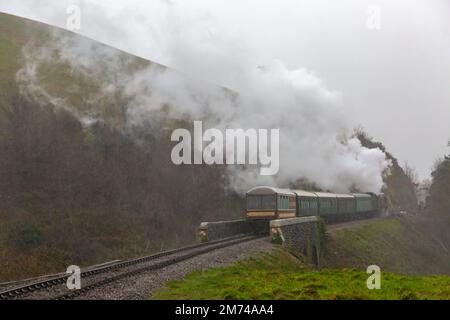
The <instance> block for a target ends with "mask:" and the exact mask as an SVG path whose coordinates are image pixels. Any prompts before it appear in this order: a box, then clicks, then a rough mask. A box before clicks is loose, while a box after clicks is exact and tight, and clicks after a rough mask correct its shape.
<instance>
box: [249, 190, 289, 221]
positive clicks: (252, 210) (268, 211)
mask: <svg viewBox="0 0 450 320" xmlns="http://www.w3.org/2000/svg"><path fill="white" fill-rule="evenodd" d="M246 202H247V210H246V216H247V219H284V218H293V217H295V216H296V212H297V206H296V194H295V193H294V192H292V191H291V190H289V189H281V188H273V187H255V188H252V189H250V190H249V191H248V192H247V194H246Z"/></svg>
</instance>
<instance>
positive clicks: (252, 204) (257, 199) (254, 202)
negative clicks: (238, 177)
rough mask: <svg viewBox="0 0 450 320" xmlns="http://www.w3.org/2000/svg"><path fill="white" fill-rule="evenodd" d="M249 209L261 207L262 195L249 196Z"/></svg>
mask: <svg viewBox="0 0 450 320" xmlns="http://www.w3.org/2000/svg"><path fill="white" fill-rule="evenodd" d="M247 209H248V210H252V209H261V196H247Z"/></svg>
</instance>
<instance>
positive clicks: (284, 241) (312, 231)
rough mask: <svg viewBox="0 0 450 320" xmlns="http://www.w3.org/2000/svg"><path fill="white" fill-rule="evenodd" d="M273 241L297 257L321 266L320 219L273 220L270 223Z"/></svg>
mask: <svg viewBox="0 0 450 320" xmlns="http://www.w3.org/2000/svg"><path fill="white" fill-rule="evenodd" d="M270 233H271V237H272V241H273V242H276V243H280V244H281V245H282V246H283V247H284V248H286V249H287V250H288V251H289V252H291V253H292V254H294V255H295V256H297V257H304V258H307V259H308V260H309V262H312V263H314V264H316V265H319V257H320V239H319V230H318V218H317V217H315V216H312V217H298V218H291V219H279V220H272V221H271V222H270Z"/></svg>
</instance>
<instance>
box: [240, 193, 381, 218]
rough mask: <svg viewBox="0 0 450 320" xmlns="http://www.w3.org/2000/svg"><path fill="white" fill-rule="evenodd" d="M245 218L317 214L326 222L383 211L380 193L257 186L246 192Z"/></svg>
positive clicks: (291, 216) (368, 215)
mask: <svg viewBox="0 0 450 320" xmlns="http://www.w3.org/2000/svg"><path fill="white" fill-rule="evenodd" d="M246 202H247V209H246V218H247V219H266V220H271V219H286V218H294V217H307V216H320V217H322V218H323V219H324V220H325V222H327V223H335V222H342V221H350V220H357V219H367V218H370V217H373V216H376V215H377V214H379V213H381V212H383V211H385V210H386V201H385V196H384V194H382V193H380V194H374V193H349V194H338V193H328V192H309V191H303V190H291V189H281V188H273V187H266V186H258V187H254V188H252V189H250V190H249V191H248V192H247V193H246Z"/></svg>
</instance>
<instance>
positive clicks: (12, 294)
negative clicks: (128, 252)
mask: <svg viewBox="0 0 450 320" xmlns="http://www.w3.org/2000/svg"><path fill="white" fill-rule="evenodd" d="M259 237H261V236H260V235H254V234H245V235H238V236H234V237H229V238H225V239H220V240H215V241H211V242H207V243H201V244H194V245H189V246H185V247H181V248H178V249H174V250H169V251H164V252H160V253H156V254H153V255H149V256H145V257H142V258H136V259H131V260H126V261H120V262H117V263H113V264H111V265H107V266H102V267H99V268H94V269H90V270H87V271H83V272H82V273H81V278H82V279H83V278H88V277H92V276H95V275H99V274H106V273H108V272H111V271H117V270H120V269H123V268H127V267H130V266H136V265H139V264H143V263H146V262H150V261H152V260H156V259H159V258H163V257H168V256H170V255H175V254H178V253H182V252H184V251H190V250H195V251H194V252H192V253H188V254H185V255H183V256H181V257H178V258H177V257H176V258H174V259H171V260H168V261H163V262H161V263H156V264H153V265H150V266H147V267H144V268H140V269H137V270H134V271H130V272H128V273H127V272H125V273H124V274H120V275H117V276H114V277H111V278H110V279H113V280H110V279H104V280H102V281H100V282H102V283H103V282H104V283H109V282H112V281H115V280H118V279H119V278H120V279H121V278H124V277H125V276H127V275H133V274H136V271H138V273H140V272H144V271H150V270H154V269H159V268H162V267H165V266H168V265H170V264H174V263H177V262H180V261H183V260H187V259H189V258H192V257H194V256H196V255H200V254H203V253H206V252H209V251H213V250H216V249H220V248H223V247H227V246H231V245H234V244H237V243H240V242H245V241H250V240H253V239H256V238H259ZM196 249H199V250H196ZM69 276H70V275H68V274H67V275H62V276H58V277H55V278H51V279H47V280H42V281H38V282H34V283H30V284H27V285H22V286H19V287H14V288H11V289H8V290H5V291H3V292H0V300H10V299H14V298H18V297H20V296H23V295H25V294H30V293H33V292H37V291H41V290H45V289H48V288H51V287H54V286H56V285H59V284H63V283H65V282H67V279H68V278H69ZM116 278H117V279H116ZM107 280H110V281H107ZM92 286H93V285H89V286H87V287H85V288H83V289H80V290H76V291H73V292H71V293H69V294H68V295H73V294H75V296H76V295H80V294H82V293H83V292H86V291H88V290H90V289H92V288H91V287H92ZM97 286H98V285H96V286H95V287H97ZM61 298H62V297H61Z"/></svg>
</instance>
